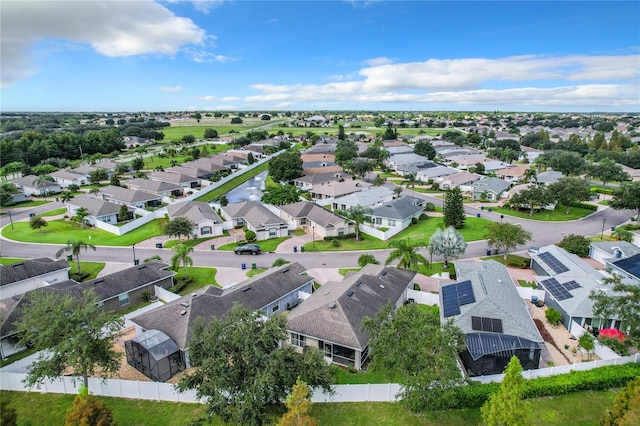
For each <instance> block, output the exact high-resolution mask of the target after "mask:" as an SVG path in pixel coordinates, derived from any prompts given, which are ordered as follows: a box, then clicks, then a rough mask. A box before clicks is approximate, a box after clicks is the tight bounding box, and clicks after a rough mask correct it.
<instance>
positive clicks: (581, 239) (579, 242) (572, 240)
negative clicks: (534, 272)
mask: <svg viewBox="0 0 640 426" xmlns="http://www.w3.org/2000/svg"><path fill="white" fill-rule="evenodd" d="M590 244H591V241H590V240H589V239H588V238H587V237H585V236H583V235H576V234H569V235H567V236H566V237H564V238H563V239H562V241H560V242H559V243H558V247H562V248H563V249H565V250H566V251H568V252H569V253H572V254H575V255H576V256H580V257H587V256H589V246H590Z"/></svg>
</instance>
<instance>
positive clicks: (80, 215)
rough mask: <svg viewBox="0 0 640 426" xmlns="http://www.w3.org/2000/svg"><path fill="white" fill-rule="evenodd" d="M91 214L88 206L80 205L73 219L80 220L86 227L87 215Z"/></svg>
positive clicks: (81, 224)
mask: <svg viewBox="0 0 640 426" xmlns="http://www.w3.org/2000/svg"><path fill="white" fill-rule="evenodd" d="M88 216H89V210H87V208H86V207H80V208H78V210H76V212H75V214H74V215H73V219H74V220H77V221H78V222H80V226H82V228H83V229H84V225H85V224H86V223H87V217H88Z"/></svg>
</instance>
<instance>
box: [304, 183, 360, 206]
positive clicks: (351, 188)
mask: <svg viewBox="0 0 640 426" xmlns="http://www.w3.org/2000/svg"><path fill="white" fill-rule="evenodd" d="M370 186H371V185H370V184H368V183H366V182H363V181H361V180H345V181H338V182H335V181H333V182H322V183H320V184H316V185H313V188H312V189H311V198H312V199H313V200H315V201H316V202H317V203H318V204H320V205H326V204H330V203H331V202H332V201H333V200H334V199H335V198H338V197H342V196H344V195H349V194H353V193H356V192H360V191H362V190H365V189H367V188H369V187H370Z"/></svg>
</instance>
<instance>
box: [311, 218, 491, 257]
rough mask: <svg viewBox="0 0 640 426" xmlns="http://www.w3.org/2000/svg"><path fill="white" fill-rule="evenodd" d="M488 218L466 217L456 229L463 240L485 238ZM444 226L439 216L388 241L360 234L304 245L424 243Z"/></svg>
mask: <svg viewBox="0 0 640 426" xmlns="http://www.w3.org/2000/svg"><path fill="white" fill-rule="evenodd" d="M488 223H490V221H489V220H487V219H483V218H478V217H467V219H466V221H465V227H464V228H462V229H459V230H458V231H459V232H460V233H461V234H462V236H463V237H464V239H465V241H467V242H468V241H478V240H482V239H484V238H485V233H486V226H487V224H488ZM441 227H444V225H443V222H442V218H441V217H432V218H429V219H427V220H421V221H420V222H418V223H417V224H416V225H411V226H409V227H408V228H407V229H405V230H404V231H402V232H400V233H399V234H397V235H395V236H394V237H392V238H391V239H389V240H388V241H382V240H379V239H377V238H374V237H371V236H369V235H362V236H363V237H364V240H362V241H355V240H353V239H346V240H339V241H340V246H339V247H334V246H333V245H332V243H331V241H316V247H315V249H314V248H313V246H312V243H307V244H305V246H304V249H305V251H347V250H376V249H386V248H389V242H391V241H393V240H404V239H409V240H410V241H412V242H414V243H415V244H423V245H426V244H427V243H428V242H429V238H431V235H433V233H434V232H435V231H436V229H438V228H441Z"/></svg>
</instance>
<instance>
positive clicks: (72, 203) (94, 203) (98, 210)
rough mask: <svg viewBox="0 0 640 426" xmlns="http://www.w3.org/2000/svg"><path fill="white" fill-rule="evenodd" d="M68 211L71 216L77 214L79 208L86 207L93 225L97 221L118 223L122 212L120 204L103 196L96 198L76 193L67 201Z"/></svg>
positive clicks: (88, 218) (88, 217)
mask: <svg viewBox="0 0 640 426" xmlns="http://www.w3.org/2000/svg"><path fill="white" fill-rule="evenodd" d="M66 204H67V211H68V212H69V214H70V215H71V216H74V215H75V214H76V211H78V209H79V208H81V207H84V208H85V209H87V211H88V212H89V216H87V220H88V221H89V223H90V224H91V225H93V226H95V225H96V221H100V222H105V223H110V224H116V223H118V213H120V205H119V204H116V203H112V202H111V201H107V200H103V199H101V198H94V197H90V196H88V195H84V194H82V195H76V196H75V197H73V198H72V199H71V200H69V201H67V202H66Z"/></svg>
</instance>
